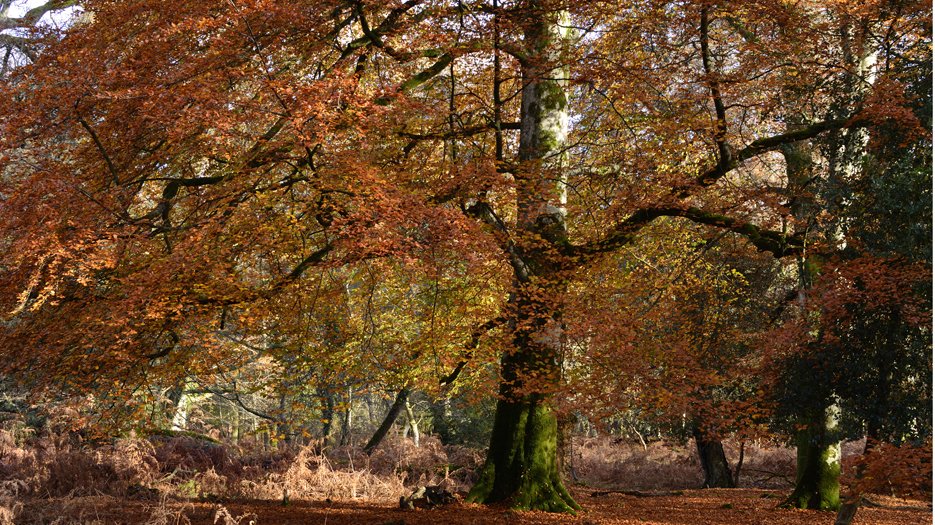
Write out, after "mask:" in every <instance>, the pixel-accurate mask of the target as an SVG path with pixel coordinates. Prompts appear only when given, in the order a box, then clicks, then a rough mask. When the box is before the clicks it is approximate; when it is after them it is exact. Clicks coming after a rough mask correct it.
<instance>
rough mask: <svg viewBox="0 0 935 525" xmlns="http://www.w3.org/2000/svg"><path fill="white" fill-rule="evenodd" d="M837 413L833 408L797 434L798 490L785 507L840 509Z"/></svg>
mask: <svg viewBox="0 0 935 525" xmlns="http://www.w3.org/2000/svg"><path fill="white" fill-rule="evenodd" d="M838 411H839V409H838V407H837V405H831V406H830V407H828V408H827V409H825V410H824V412H823V413H822V415H821V417H816V418H811V420H809V421H807V422H806V423H805V428H803V429H802V430H799V431H798V433H797V434H796V452H797V457H796V473H795V489H794V490H793V491H792V495H790V496H789V499H788V500H786V504H788V505H791V506H793V507H797V508H800V509H816V510H819V509H820V510H837V509H838V507H839V506H840V504H841V500H840V493H841V485H840V481H839V478H840V476H841V443H840V441H838V439H837V426H838Z"/></svg>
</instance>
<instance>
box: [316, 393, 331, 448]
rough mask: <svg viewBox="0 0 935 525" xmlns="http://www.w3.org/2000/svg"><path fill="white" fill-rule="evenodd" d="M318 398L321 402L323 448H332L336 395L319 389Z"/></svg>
mask: <svg viewBox="0 0 935 525" xmlns="http://www.w3.org/2000/svg"><path fill="white" fill-rule="evenodd" d="M318 398H319V399H320V400H321V448H322V450H324V449H326V448H328V447H330V446H331V439H332V438H331V434H332V431H333V429H334V393H332V392H331V391H330V390H327V389H323V388H319V389H318Z"/></svg>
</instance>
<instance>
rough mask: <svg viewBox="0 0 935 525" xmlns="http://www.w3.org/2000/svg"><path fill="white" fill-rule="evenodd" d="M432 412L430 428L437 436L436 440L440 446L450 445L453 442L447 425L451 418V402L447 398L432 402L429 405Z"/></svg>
mask: <svg viewBox="0 0 935 525" xmlns="http://www.w3.org/2000/svg"><path fill="white" fill-rule="evenodd" d="M429 410H431V412H432V428H433V429H434V430H435V433H436V434H438V439H439V440H440V441H441V442H442V445H452V444H454V442H455V439H454V435H453V433H452V429H451V426H450V425H449V424H448V423H449V419H450V418H451V401H450V400H449V399H448V397H447V396H446V397H442V398H441V399H436V400H434V401H432V403H431V404H430V405H429Z"/></svg>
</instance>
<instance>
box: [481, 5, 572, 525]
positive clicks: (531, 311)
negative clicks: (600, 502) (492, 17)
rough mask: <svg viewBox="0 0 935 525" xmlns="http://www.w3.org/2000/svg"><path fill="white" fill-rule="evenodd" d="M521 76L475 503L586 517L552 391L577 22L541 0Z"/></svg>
mask: <svg viewBox="0 0 935 525" xmlns="http://www.w3.org/2000/svg"><path fill="white" fill-rule="evenodd" d="M526 8H527V9H526V10H524V13H525V14H526V19H525V20H524V23H525V28H524V40H523V41H524V44H525V46H526V48H525V49H526V51H527V52H528V55H529V57H530V59H529V60H528V61H526V63H525V64H524V65H523V67H522V77H523V86H524V87H523V91H522V101H521V104H520V112H521V114H520V142H519V161H520V162H519V166H520V167H519V171H520V173H518V174H517V176H516V179H517V188H516V193H517V197H516V198H517V219H516V225H517V228H519V229H520V230H521V232H520V233H519V234H518V235H517V237H518V239H517V241H516V243H517V244H516V246H515V248H514V249H513V250H511V252H510V256H511V264H512V266H513V270H514V291H513V294H512V297H511V301H510V306H511V307H512V315H513V318H512V319H511V322H510V326H511V328H512V329H513V341H512V343H513V344H512V346H511V347H510V348H507V349H506V350H505V351H504V352H503V355H502V357H501V361H500V373H501V383H500V391H499V394H500V395H499V400H498V401H497V411H496V415H495V417H494V426H493V433H492V435H491V440H490V447H489V448H488V452H487V461H486V464H485V465H484V468H483V470H482V473H481V478H480V480H478V482H477V483H476V484H475V485H474V487H473V488H472V489H471V492H470V494H469V495H468V498H467V499H468V501H472V502H483V503H496V502H503V501H506V502H509V503H510V504H511V505H512V506H513V507H515V508H520V509H538V510H545V511H550V512H574V510H575V509H578V508H580V507H579V506H578V505H577V503H575V501H574V500H573V499H572V497H571V495H570V494H569V493H568V491H567V490H566V489H565V487H564V485H563V484H562V479H561V473H560V470H559V468H558V461H557V444H558V425H557V420H556V415H555V413H554V412H553V410H552V408H551V406H550V392H552V391H554V388H555V387H556V386H557V384H558V382H559V381H560V376H561V355H562V352H561V344H562V340H563V333H562V323H561V312H562V307H561V298H562V294H563V292H564V285H563V284H562V282H563V278H562V271H563V262H562V259H561V256H560V255H559V254H560V253H561V248H562V247H563V246H565V245H567V243H568V239H567V230H566V227H565V213H566V212H565V203H566V188H565V180H564V179H563V174H562V171H561V152H562V149H563V148H564V146H565V141H566V135H567V130H568V110H567V105H568V101H567V97H566V93H565V89H566V86H567V78H568V71H567V68H565V67H564V66H562V65H561V58H562V57H561V50H562V47H563V45H564V44H565V42H566V39H567V38H568V28H569V27H570V21H569V19H568V15H567V13H565V12H556V11H547V10H546V9H544V7H543V6H542V5H541V3H540V2H538V1H536V0H530V1H529V2H528V3H527V5H526Z"/></svg>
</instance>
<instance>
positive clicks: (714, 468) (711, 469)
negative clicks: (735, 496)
mask: <svg viewBox="0 0 935 525" xmlns="http://www.w3.org/2000/svg"><path fill="white" fill-rule="evenodd" d="M692 435H693V436H694V438H695V448H697V450H698V457H699V458H700V459H701V468H702V470H704V483H703V484H702V485H701V488H705V489H712V488H719V489H732V488H734V487H735V486H736V485H734V478H733V476H732V475H731V472H730V465H729V464H728V463H727V456H726V455H725V454H724V445H723V444H722V443H721V441H720V440H719V439H715V438H712V437H711V436H708V435H706V434H705V433H704V432H702V430H701V429H700V428H699V427H698V425H697V424H696V425H695V426H694V428H693V430H692Z"/></svg>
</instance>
